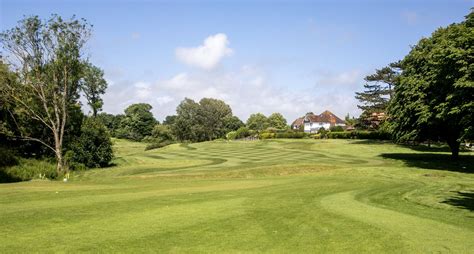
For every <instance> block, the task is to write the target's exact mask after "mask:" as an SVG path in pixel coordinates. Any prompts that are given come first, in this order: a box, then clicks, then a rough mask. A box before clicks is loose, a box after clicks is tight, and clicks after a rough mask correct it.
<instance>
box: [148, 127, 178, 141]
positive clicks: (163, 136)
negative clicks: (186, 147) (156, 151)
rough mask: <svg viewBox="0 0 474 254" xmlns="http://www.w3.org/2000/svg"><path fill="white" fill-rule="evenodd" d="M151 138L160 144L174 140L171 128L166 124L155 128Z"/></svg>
mask: <svg viewBox="0 0 474 254" xmlns="http://www.w3.org/2000/svg"><path fill="white" fill-rule="evenodd" d="M151 137H152V138H153V139H155V140H157V141H159V142H161V141H167V140H174V136H173V133H172V132H171V128H170V126H169V125H164V124H157V125H155V127H153V131H152V132H151Z"/></svg>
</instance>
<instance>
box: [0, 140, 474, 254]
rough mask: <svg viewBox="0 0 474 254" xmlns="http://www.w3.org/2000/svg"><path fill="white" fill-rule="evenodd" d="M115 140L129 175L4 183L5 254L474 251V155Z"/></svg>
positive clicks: (370, 146)
mask: <svg viewBox="0 0 474 254" xmlns="http://www.w3.org/2000/svg"><path fill="white" fill-rule="evenodd" d="M114 142H115V150H116V157H117V158H116V159H115V163H116V164H117V166H115V167H110V168H106V169H97V170H91V171H87V172H80V173H76V174H74V175H73V178H72V179H71V180H70V181H69V182H67V183H63V182H55V181H54V182H51V181H38V180H36V181H31V182H23V183H15V184H2V185H0V208H1V209H0V228H1V232H2V235H1V237H0V252H1V253H5V252H12V253H17V252H28V253H29V252H172V253H182V252H205V253H208V252H214V253H222V252H226V253H229V252H230V253H232V252H239V253H241V252H252V253H254V252H272V253H295V252H300V253H301V252H303V253H314V252H330V253H334V252H337V253H340V252H349V253H358V252H359V253H360V252H371V253H410V252H411V253H433V252H451V253H474V241H473V240H472V239H474V212H473V210H474V204H473V203H474V194H472V193H474V174H473V173H469V172H474V165H473V162H474V160H473V158H474V155H473V154H472V153H470V154H467V153H465V154H464V155H463V156H462V158H461V160H460V161H459V162H450V161H449V156H448V153H446V152H437V151H427V152H426V151H425V152H417V151H415V150H411V149H409V148H405V147H401V146H397V145H393V144H390V143H382V142H368V141H351V140H271V141H248V142H239V141H234V142H224V141H220V142H206V143H199V144H183V145H180V144H175V145H171V146H168V147H165V148H162V149H158V150H151V151H146V152H145V151H144V148H145V146H144V144H140V143H132V142H128V141H123V140H115V141H114ZM457 171H459V172H457Z"/></svg>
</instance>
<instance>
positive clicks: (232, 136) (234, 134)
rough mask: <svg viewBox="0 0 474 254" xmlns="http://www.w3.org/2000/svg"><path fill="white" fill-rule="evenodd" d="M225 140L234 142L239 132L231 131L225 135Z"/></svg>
mask: <svg viewBox="0 0 474 254" xmlns="http://www.w3.org/2000/svg"><path fill="white" fill-rule="evenodd" d="M225 138H226V139H228V140H234V139H236V138H237V131H230V132H228V133H227V134H226V135H225Z"/></svg>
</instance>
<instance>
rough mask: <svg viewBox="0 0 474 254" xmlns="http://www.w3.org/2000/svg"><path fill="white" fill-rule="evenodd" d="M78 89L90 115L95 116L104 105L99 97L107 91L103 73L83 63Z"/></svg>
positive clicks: (89, 64)
mask: <svg viewBox="0 0 474 254" xmlns="http://www.w3.org/2000/svg"><path fill="white" fill-rule="evenodd" d="M80 88H81V91H82V92H83V93H84V95H85V97H86V100H87V104H89V106H90V107H91V109H92V115H93V116H97V112H99V111H100V110H102V106H103V104H104V102H103V100H102V97H101V96H102V95H103V94H104V93H105V90H106V89H107V81H105V79H104V72H103V71H102V70H101V69H100V68H98V67H96V66H94V65H92V64H91V63H88V62H86V63H84V67H83V78H82V79H81V84H80Z"/></svg>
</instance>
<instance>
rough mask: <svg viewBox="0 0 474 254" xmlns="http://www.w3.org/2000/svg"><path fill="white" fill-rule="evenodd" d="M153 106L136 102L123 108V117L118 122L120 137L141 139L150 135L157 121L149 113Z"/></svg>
mask: <svg viewBox="0 0 474 254" xmlns="http://www.w3.org/2000/svg"><path fill="white" fill-rule="evenodd" d="M152 108H153V107H152V106H151V105H150V104H147V103H137V104H132V105H130V106H128V108H126V109H125V117H124V118H123V119H122V121H121V123H120V129H121V130H120V132H121V133H122V135H123V136H122V137H125V138H128V139H131V140H134V141H141V140H142V139H143V138H144V137H146V136H149V135H151V132H152V130H153V127H154V126H155V125H156V124H157V123H158V121H156V119H155V118H154V117H153V114H152V113H151V109H152Z"/></svg>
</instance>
